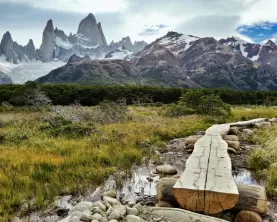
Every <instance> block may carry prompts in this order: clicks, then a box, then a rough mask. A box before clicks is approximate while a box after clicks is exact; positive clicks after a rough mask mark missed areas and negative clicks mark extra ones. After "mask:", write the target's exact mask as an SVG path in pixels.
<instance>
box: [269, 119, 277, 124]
mask: <svg viewBox="0 0 277 222" xmlns="http://www.w3.org/2000/svg"><path fill="white" fill-rule="evenodd" d="M269 122H271V123H275V122H277V118H272V119H269Z"/></svg>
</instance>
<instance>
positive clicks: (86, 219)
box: [80, 212, 95, 222]
mask: <svg viewBox="0 0 277 222" xmlns="http://www.w3.org/2000/svg"><path fill="white" fill-rule="evenodd" d="M94 219H95V218H94V217H93V216H92V215H91V214H86V213H84V212H83V215H82V216H81V218H80V221H84V222H90V221H92V220H94Z"/></svg>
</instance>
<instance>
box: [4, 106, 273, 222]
mask: <svg viewBox="0 0 277 222" xmlns="http://www.w3.org/2000/svg"><path fill="white" fill-rule="evenodd" d="M66 109H67V107H64V108H61V107H60V108H59V109H58V112H57V109H56V113H55V115H54V116H53V115H52V114H53V111H50V109H49V108H48V109H40V110H33V111H32V110H23V109H17V108H13V109H10V110H9V109H8V110H4V109H3V110H2V111H1V112H0V165H1V167H0V199H1V201H0V215H1V216H2V217H4V218H6V217H8V216H10V215H11V214H13V213H14V212H16V211H19V210H20V209H21V211H22V210H23V209H22V207H21V206H22V204H23V203H29V204H24V206H25V207H24V212H28V211H30V210H37V209H40V208H43V207H45V206H47V205H48V204H50V203H51V202H52V201H53V199H54V197H55V196H57V195H60V194H68V193H70V194H77V193H82V192H84V191H86V190H87V189H90V188H91V189H92V188H95V187H96V186H98V185H99V184H101V183H102V182H103V181H104V180H105V178H107V177H108V176H109V175H110V174H112V173H114V172H116V171H119V170H123V169H129V168H130V167H131V166H132V165H133V164H140V163H141V161H142V159H143V157H149V158H151V157H152V156H153V155H154V152H153V151H154V150H155V149H156V148H159V147H163V146H164V145H165V144H166V143H167V142H168V141H169V140H170V139H173V138H178V137H185V136H188V135H191V134H194V133H196V132H197V131H198V130H205V129H206V128H207V127H209V126H210V125H212V124H213V123H211V122H207V119H205V117H201V116H197V115H190V116H185V117H167V116H165V115H163V110H164V108H163V106H162V107H140V106H129V107H127V108H126V110H127V113H126V112H125V111H124V112H123V115H122V116H123V117H124V118H123V119H122V118H118V119H117V120H116V121H108V122H105V121H99V119H101V118H100V117H99V116H97V119H95V121H94V119H93V117H92V116H91V113H95V111H94V109H95V107H86V108H85V107H84V108H80V107H79V108H76V110H77V111H76V112H75V113H73V114H70V115H71V116H72V117H70V118H72V119H74V121H73V123H72V122H70V123H67V122H66V123H64V121H66V120H65V119H60V118H59V117H58V116H57V113H59V115H63V116H67V115H68V114H66V112H67V111H66ZM73 109H75V108H74V107H73ZM102 111H103V110H102ZM102 111H101V112H100V113H103V112H102ZM231 111H232V115H231V116H230V117H229V119H228V121H230V122H231V121H237V120H244V119H252V118H257V117H274V116H277V109H276V108H274V107H271V108H270V107H233V108H232V109H231ZM72 112H74V111H72ZM82 112H84V113H83V116H82V117H83V119H82V120H81V121H80V118H79V116H80V114H82ZM105 112H106V111H105ZM111 112H112V115H114V114H115V113H113V112H114V109H113V110H111ZM76 113H77V114H78V115H79V116H78V118H77V117H76ZM122 116H121V117H122ZM126 116H128V118H125V117H126ZM106 118H107V117H104V119H106ZM76 119H77V120H76ZM75 120H76V121H75ZM209 121H210V120H209ZM274 129H275V131H274V133H275V134H274V135H275V136H276V135H277V128H274ZM272 152H275V151H274V149H273V150H272ZM254 155H256V154H254ZM274 155H275V154H274ZM274 158H275V159H276V158H277V152H276V155H275V156H274ZM274 161H275V160H274ZM274 161H272V162H274ZM276 161H277V159H276ZM269 173H273V171H272V172H269Z"/></svg>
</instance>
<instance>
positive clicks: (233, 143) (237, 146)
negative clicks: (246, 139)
mask: <svg viewBox="0 0 277 222" xmlns="http://www.w3.org/2000/svg"><path fill="white" fill-rule="evenodd" d="M226 143H227V144H228V146H229V147H231V148H233V149H235V150H237V151H238V150H240V142H238V141H226Z"/></svg>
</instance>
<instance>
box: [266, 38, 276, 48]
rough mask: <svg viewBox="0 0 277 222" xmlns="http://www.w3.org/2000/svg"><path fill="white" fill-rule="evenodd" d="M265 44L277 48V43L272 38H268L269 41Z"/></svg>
mask: <svg viewBox="0 0 277 222" xmlns="http://www.w3.org/2000/svg"><path fill="white" fill-rule="evenodd" d="M264 46H268V47H270V48H273V49H276V48H277V45H276V44H275V42H273V41H272V40H271V39H270V40H268V41H267V43H266V44H265V45H264Z"/></svg>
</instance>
